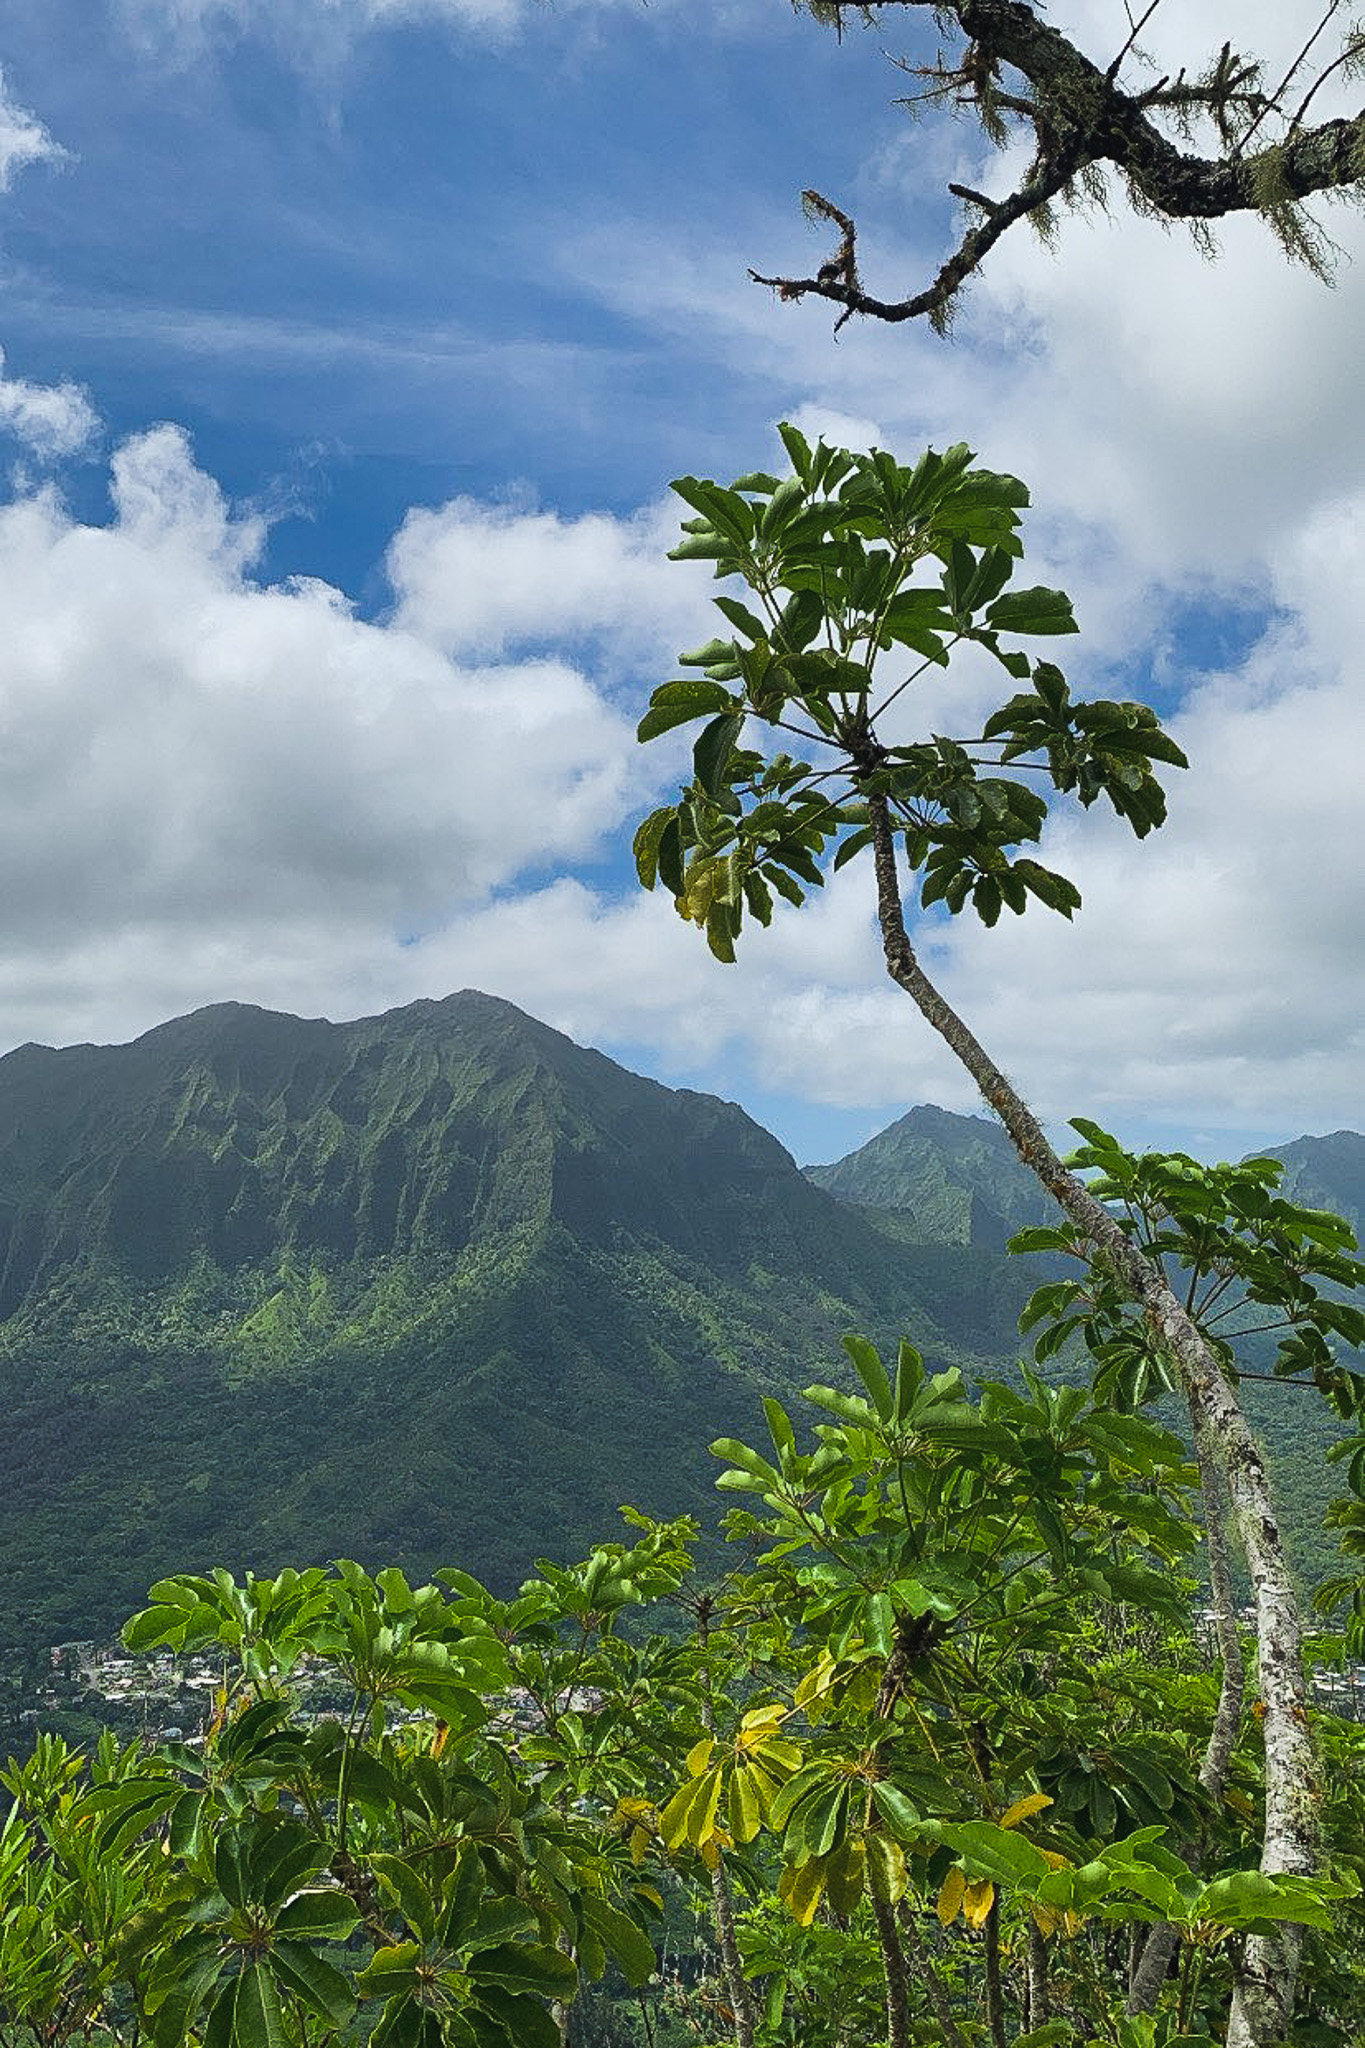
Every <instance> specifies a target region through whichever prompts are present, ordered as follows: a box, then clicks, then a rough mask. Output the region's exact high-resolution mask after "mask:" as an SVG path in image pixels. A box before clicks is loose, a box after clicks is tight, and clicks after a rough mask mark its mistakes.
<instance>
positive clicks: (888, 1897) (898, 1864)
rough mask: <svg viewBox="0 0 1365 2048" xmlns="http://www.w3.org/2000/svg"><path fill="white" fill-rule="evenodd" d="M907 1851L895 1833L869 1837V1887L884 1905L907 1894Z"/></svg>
mask: <svg viewBox="0 0 1365 2048" xmlns="http://www.w3.org/2000/svg"><path fill="white" fill-rule="evenodd" d="M905 1886H906V1871H905V1851H904V1849H902V1847H901V1845H900V1843H899V1842H898V1841H897V1840H896V1838H895V1836H894V1835H869V1836H868V1837H867V1887H868V1890H869V1891H870V1892H871V1893H872V1896H873V1897H874V1898H875V1899H880V1900H881V1902H882V1904H883V1905H887V1906H894V1905H895V1903H896V1901H897V1899H900V1898H903V1897H904V1896H905Z"/></svg>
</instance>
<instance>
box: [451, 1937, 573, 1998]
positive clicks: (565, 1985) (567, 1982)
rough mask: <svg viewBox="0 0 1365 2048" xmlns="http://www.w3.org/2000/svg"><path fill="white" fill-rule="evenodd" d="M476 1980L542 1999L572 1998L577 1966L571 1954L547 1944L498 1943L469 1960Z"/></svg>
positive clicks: (470, 1972)
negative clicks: (527, 1992)
mask: <svg viewBox="0 0 1365 2048" xmlns="http://www.w3.org/2000/svg"><path fill="white" fill-rule="evenodd" d="M469 1974H470V1975H471V1977H473V1979H474V1980H475V1982H476V1983H487V1984H498V1985H501V1986H502V1987H503V1988H504V1989H505V1990H507V1991H533V1992H535V1993H537V1994H538V1995H539V1996H540V1997H542V1998H572V1997H573V1994H574V1990H575V1988H576V1986H577V1984H578V1965H577V1964H576V1963H575V1962H574V1960H573V1958H572V1956H567V1955H565V1954H564V1952H563V1951H562V1950H561V1949H557V1948H551V1947H550V1946H549V1945H548V1944H544V1943H540V1944H536V1945H534V1946H533V1945H531V1944H530V1943H523V1942H512V1941H508V1942H502V1943H501V1944H500V1945H499V1946H498V1947H496V1948H486V1949H482V1950H480V1951H479V1953H478V1954H477V1955H473V1956H471V1957H470V1959H469Z"/></svg>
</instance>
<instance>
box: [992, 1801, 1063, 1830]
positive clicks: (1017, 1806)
mask: <svg viewBox="0 0 1365 2048" xmlns="http://www.w3.org/2000/svg"><path fill="white" fill-rule="evenodd" d="M1051 1804H1052V1800H1051V1798H1050V1796H1049V1795H1048V1794H1047V1793H1046V1792H1030V1793H1029V1794H1028V1796H1027V1797H1026V1798H1024V1799H1016V1800H1015V1802H1014V1804H1013V1806H1012V1807H1011V1808H1010V1810H1009V1812H1008V1813H1002V1814H1001V1816H1000V1825H1001V1827H1002V1828H1017V1827H1018V1825H1019V1823H1020V1821H1021V1820H1031V1819H1032V1818H1033V1816H1034V1814H1035V1813H1041V1812H1042V1810H1043V1808H1044V1807H1045V1806H1051Z"/></svg>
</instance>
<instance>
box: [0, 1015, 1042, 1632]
mask: <svg viewBox="0 0 1365 2048" xmlns="http://www.w3.org/2000/svg"><path fill="white" fill-rule="evenodd" d="M979 1279H980V1276H979V1274H977V1273H976V1272H975V1271H974V1270H973V1268H972V1264H971V1255H970V1253H969V1252H968V1251H967V1250H966V1248H964V1247H951V1246H947V1247H944V1246H939V1247H929V1248H926V1249H919V1248H916V1247H914V1246H912V1245H907V1244H905V1243H904V1242H900V1241H897V1240H896V1237H895V1234H894V1233H892V1234H891V1235H888V1234H887V1232H886V1231H885V1230H883V1229H881V1228H878V1227H877V1225H876V1223H875V1222H874V1221H873V1220H872V1219H869V1218H868V1217H866V1216H864V1215H862V1214H861V1213H860V1212H858V1211H857V1210H854V1209H850V1208H848V1207H846V1206H844V1205H842V1204H840V1203H838V1202H836V1201H835V1200H834V1199H832V1198H831V1197H830V1196H829V1195H827V1194H825V1193H823V1192H821V1191H820V1190H818V1189H816V1188H814V1187H812V1186H811V1185H810V1183H809V1182H808V1181H807V1180H806V1179H805V1178H803V1176H802V1175H801V1174H800V1173H799V1172H798V1171H797V1169H796V1167H795V1166H794V1164H793V1162H792V1161H791V1159H790V1158H789V1156H788V1155H787V1153H786V1152H784V1151H783V1149H782V1148H781V1146H780V1145H778V1143H777V1142H776V1140H775V1139H773V1138H771V1137H770V1136H769V1135H768V1134H767V1133H766V1132H764V1131H762V1130H761V1129H760V1128H759V1127H758V1126H757V1125H756V1124H754V1123H753V1122H752V1121H751V1120H750V1119H749V1118H748V1117H747V1116H745V1115H744V1114H743V1112H742V1111H740V1110H739V1109H737V1108H735V1107H734V1106H733V1105H731V1104H727V1103H723V1102H719V1101H717V1100H716V1099H714V1098H713V1097H710V1096H705V1095H697V1094H691V1093H688V1092H685V1091H672V1090H669V1089H666V1088H663V1087H660V1086H658V1085H657V1084H655V1083H653V1082H649V1081H644V1080H641V1079H639V1078H638V1077H636V1076H634V1075H631V1074H628V1073H626V1072H625V1071H624V1070H623V1069H621V1068H620V1067H618V1066H616V1065H614V1064H613V1063H612V1062H611V1061H610V1060H608V1059H605V1058H604V1057H603V1056H602V1055H600V1054H598V1053H595V1052H590V1051H586V1050H584V1049H583V1048H581V1047H578V1046H576V1045H574V1044H572V1043H571V1042H570V1041H569V1040H568V1039H566V1038H564V1037H562V1036H560V1034H558V1033H556V1032H554V1031H551V1030H549V1029H548V1028H547V1027H545V1026H543V1025H541V1024H538V1023H536V1022H534V1021H533V1020H532V1019H530V1018H528V1017H525V1016H523V1015H522V1014H521V1013H520V1012H519V1011H517V1010H515V1009H513V1008H512V1007H511V1005H509V1004H506V1003H502V1002H497V1001H495V1000H493V999H491V998H489V997H486V996H480V995H476V994H471V993H466V994H464V995H460V996H454V997H451V998H449V999H448V1000H447V1001H444V1002H424V1003H417V1004H414V1005H412V1006H411V1007H409V1008H407V1009H404V1010H400V1011H396V1012H392V1013H390V1014H389V1015H387V1016H384V1017H379V1018H370V1019H364V1020H361V1021H360V1022H358V1023H353V1024H342V1025H333V1024H329V1023H325V1022H321V1021H318V1020H312V1021H305V1020H300V1019H297V1018H292V1017H285V1016H279V1015H276V1014H273V1013H270V1012H265V1011H261V1010H256V1009H251V1008H247V1007H244V1006H240V1005H235V1004H226V1005H219V1006H216V1007H214V1008H212V1009H208V1010H203V1011H199V1012H197V1013H196V1014H195V1015H193V1016H190V1017H185V1018H180V1019H177V1020H176V1021H175V1022H173V1023H170V1024H166V1025H163V1026H161V1027H160V1028H159V1029H157V1030H155V1031H152V1032H149V1033H148V1034H147V1035H146V1036H145V1037H143V1038H141V1039H139V1040H137V1041H136V1042H135V1043H134V1044H132V1045H129V1046H121V1047H94V1046H78V1047H72V1048H68V1049H66V1050H63V1051H51V1050H48V1049H45V1048H41V1047H36V1046H26V1047H23V1048H21V1049H20V1050H18V1051H17V1052H14V1053H11V1054H10V1055H9V1056H8V1057H7V1058H5V1059H0V1392H2V1393H3V1399H4V1403H5V1410H6V1415H7V1420H8V1427H7V1429H6V1431H5V1432H4V1441H3V1444H0V1498H3V1499H4V1500H5V1501H6V1503H7V1506H6V1512H5V1515H4V1517H3V1520H0V1573H2V1574H3V1581H4V1583H5V1584H6V1586H7V1588H8V1589H9V1598H8V1600H7V1603H6V1604H7V1606H8V1607H9V1611H10V1613H11V1614H12V1615H16V1614H17V1615H18V1616H19V1617H20V1619H21V1620H23V1618H24V1617H30V1618H31V1622H32V1626H33V1627H34V1628H37V1629H41V1630H43V1631H46V1632H48V1633H49V1634H61V1633H63V1632H65V1633H72V1632H77V1631H79V1632H87V1631H89V1630H92V1629H94V1628H95V1627H97V1626H105V1625H107V1624H108V1622H110V1621H111V1620H113V1619H115V1618H117V1617H118V1615H119V1614H121V1613H122V1612H123V1611H125V1610H126V1609H127V1608H128V1607H129V1606H130V1605H131V1604H133V1603H135V1602H136V1601H137V1600H138V1598H139V1597H140V1595H141V1594H142V1592H143V1591H144V1589H145V1587H146V1585H147V1584H148V1583H149V1582H150V1580H151V1579H152V1578H154V1577H156V1576H157V1575H158V1574H159V1573H160V1572H163V1571H165V1570H167V1569H169V1568H171V1567H172V1566H176V1567H180V1568H202V1567H204V1566H207V1565H208V1564H210V1563H214V1562H222V1563H226V1564H228V1565H229V1566H231V1567H233V1568H234V1569H238V1570H240V1569H241V1568H243V1567H244V1566H246V1565H251V1566H254V1567H256V1568H258V1569H267V1568H272V1567H273V1568H278V1566H279V1565H280V1564H281V1563H283V1562H285V1561H293V1562H297V1563H303V1562H307V1561H312V1560H314V1559H318V1558H325V1557H328V1556H332V1555H336V1554H338V1553H346V1554H354V1555H357V1556H359V1557H361V1558H362V1559H365V1560H367V1561H379V1560H391V1561H393V1562H397V1563H400V1564H402V1565H404V1566H405V1567H406V1568H408V1569H409V1570H411V1571H415V1572H418V1573H422V1572H427V1571H429V1570H431V1569H432V1568H433V1567H434V1566H436V1565H437V1564H439V1563H442V1562H445V1563H449V1562H459V1563H461V1564H463V1565H464V1566H465V1567H466V1568H468V1569H470V1570H473V1571H476V1572H478V1573H481V1574H483V1575H486V1576H488V1577H490V1578H491V1579H492V1580H494V1581H496V1582H498V1583H501V1584H506V1583H508V1582H510V1581H514V1580H515V1578H516V1577H517V1575H518V1574H520V1573H521V1572H523V1571H524V1570H525V1569H526V1568H527V1566H528V1564H529V1563H530V1561H531V1560H532V1559H533V1558H534V1557H535V1556H536V1555H537V1554H540V1553H543V1552H545V1551H547V1550H551V1551H560V1552H562V1551H565V1550H570V1549H572V1548H574V1547H576V1546H578V1545H581V1544H585V1543H587V1542H588V1541H590V1540H591V1539H593V1538H595V1537H600V1536H602V1535H603V1534H604V1533H607V1532H609V1531H610V1530H611V1529H612V1527H613V1526H614V1523H615V1510H616V1508H617V1506H618V1504H619V1503H620V1502H621V1501H623V1500H632V1501H634V1502H636V1503H638V1504H639V1505H641V1506H643V1507H646V1508H648V1509H650V1510H652V1511H656V1512H674V1511H678V1510H680V1509H682V1508H684V1507H687V1506H695V1505H699V1504H701V1503H703V1502H706V1503H708V1504H709V1503H710V1501H711V1498H712V1496H711V1479H712V1472H713V1467H712V1463H711V1461H710V1460H709V1459H708V1457H707V1454H706V1451H705V1445H706V1443H707V1442H708V1441H709V1440H710V1439H711V1438H712V1437H713V1436H715V1435H717V1434H719V1433H722V1432H727V1431H728V1432H739V1431H746V1432H747V1431H751V1430H752V1429H753V1427H754V1422H755V1414H756V1409H757V1396H758V1394H759V1392H760V1391H767V1390H774V1389H776V1390H783V1391H788V1392H789V1391H790V1390H791V1389H793V1388H794V1387H799V1386H800V1385H802V1384H804V1383H806V1382H807V1381H808V1380H809V1379H810V1378H811V1377H813V1376H816V1375H819V1376H821V1377H827V1376H828V1375H829V1373H830V1372H831V1371H832V1370H835V1369H837V1368H836V1359H837V1351H838V1338H839V1335H840V1334H841V1332H842V1331H844V1330H846V1329H849V1328H855V1327H856V1328H862V1329H866V1330H869V1331H870V1332H871V1333H872V1334H874V1335H876V1336H879V1337H881V1338H883V1339H888V1340H889V1339H891V1338H892V1337H893V1336H894V1334H895V1333H896V1332H898V1331H899V1330H901V1329H905V1330H906V1331H908V1332H909V1333H910V1334H911V1335H912V1336H913V1338H914V1339H915V1341H916V1342H917V1343H919V1344H920V1345H921V1346H922V1348H923V1349H924V1350H925V1351H926V1353H927V1354H928V1355H929V1356H930V1357H931V1358H932V1359H934V1360H936V1361H938V1362H942V1361H945V1360H947V1359H950V1358H961V1359H962V1360H963V1361H964V1362H965V1363H967V1364H969V1365H970V1364H972V1363H974V1362H976V1361H977V1360H979V1359H981V1358H989V1357H993V1356H995V1355H996V1354H997V1353H998V1352H999V1350H1000V1349H1001V1348H1002V1347H1008V1345H1009V1343H1010V1322H1011V1316H1010V1314H1009V1313H1006V1312H1004V1310H1003V1307H1002V1302H1001V1300H1000V1298H999V1296H998V1293H997V1291H996V1290H994V1289H992V1288H989V1287H988V1288H984V1289H983V1288H982V1287H981V1286H980V1284H979Z"/></svg>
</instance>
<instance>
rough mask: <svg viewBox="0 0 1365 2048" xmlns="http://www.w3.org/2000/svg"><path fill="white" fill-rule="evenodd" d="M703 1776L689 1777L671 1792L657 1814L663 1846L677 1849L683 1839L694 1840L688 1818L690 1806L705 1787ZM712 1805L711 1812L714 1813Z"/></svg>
mask: <svg viewBox="0 0 1365 2048" xmlns="http://www.w3.org/2000/svg"><path fill="white" fill-rule="evenodd" d="M706 1783H707V1781H706V1779H705V1778H689V1779H688V1781H687V1783H686V1784H685V1785H683V1786H681V1787H680V1789H679V1790H678V1791H676V1792H675V1793H674V1794H673V1797H672V1798H671V1799H670V1800H669V1802H668V1804H667V1806H666V1807H665V1808H664V1810H663V1812H662V1813H661V1814H660V1815H659V1832H660V1833H661V1834H662V1836H663V1838H664V1847H665V1848H667V1849H679V1848H681V1847H682V1845H683V1843H684V1842H685V1841H695V1840H696V1839H697V1838H696V1836H695V1835H693V1834H692V1832H691V1828H690V1826H689V1820H690V1816H691V1812H692V1808H693V1807H694V1806H695V1805H696V1804H697V1800H698V1797H699V1795H701V1794H702V1793H703V1792H704V1790H705V1787H706ZM714 1811H715V1809H714V1807H713V1808H712V1813H713V1814H714Z"/></svg>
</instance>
